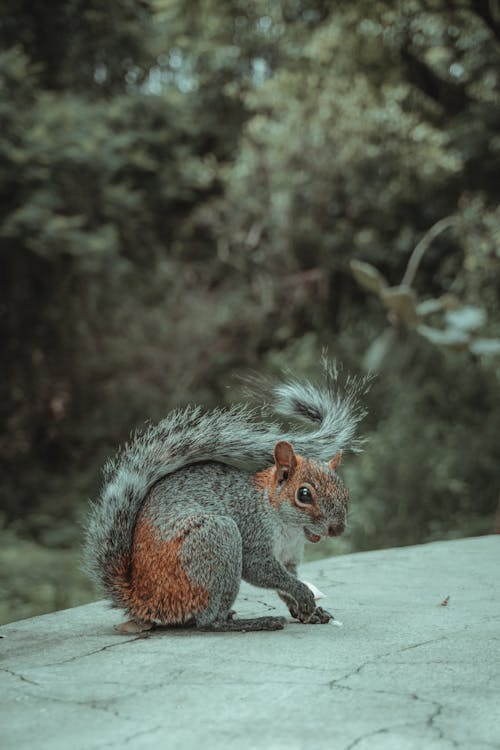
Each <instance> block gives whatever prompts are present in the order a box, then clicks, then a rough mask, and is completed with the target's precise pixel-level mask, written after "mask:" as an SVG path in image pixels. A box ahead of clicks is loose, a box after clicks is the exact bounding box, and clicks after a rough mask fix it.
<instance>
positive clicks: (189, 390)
mask: <svg viewBox="0 0 500 750" xmlns="http://www.w3.org/2000/svg"><path fill="white" fill-rule="evenodd" d="M0 46H1V50H0V122H1V127H0V207H1V211H2V220H1V224H0V254H1V264H2V274H1V280H0V287H1V289H0V340H1V342H2V349H3V357H2V361H3V366H2V378H1V383H0V409H1V411H2V421H1V425H2V433H1V436H0V453H1V469H2V474H1V484H0V491H1V504H0V508H1V516H0V527H1V531H0V587H1V589H2V591H1V594H2V596H1V603H0V622H1V621H6V620H9V619H16V618H20V617H23V616H28V615H30V614H34V613H38V612H42V611H47V610H51V609H54V608H57V607H63V606H68V605H72V604H76V603H78V602H83V601H86V600H88V599H89V598H91V597H92V596H93V594H92V592H91V589H90V587H89V586H88V584H87V583H86V582H85V581H84V579H83V577H82V576H81V574H80V573H79V572H78V560H79V545H80V528H81V521H82V519H83V517H84V514H85V509H86V503H87V498H88V497H91V496H94V495H95V493H96V491H97V489H98V485H99V469H100V466H101V464H102V462H103V460H104V459H105V457H106V456H107V455H109V454H110V453H111V452H112V451H113V450H114V449H115V447H116V445H117V444H118V443H119V442H120V441H122V440H123V439H124V438H125V437H126V436H127V434H128V431H129V429H130V428H131V427H132V426H134V425H138V424H141V423H142V422H144V420H145V419H146V418H150V419H153V420H154V419H157V418H159V417H160V416H162V415H164V414H165V413H166V412H167V410H168V409H169V408H171V407H173V406H175V405H179V404H182V403H185V402H188V401H193V400H194V401H198V402H202V403H204V404H206V405H207V406H213V405H215V404H217V403H223V402H226V401H227V400H228V399H231V398H238V397H239V395H240V394H239V388H238V385H237V384H236V383H234V382H233V379H232V375H233V374H234V373H239V372H246V371H248V369H253V370H257V371H260V372H266V373H276V372H278V371H279V370H280V369H281V368H283V367H287V368H290V369H293V370H294V372H296V373H297V374H299V375H301V374H304V375H308V376H312V377H314V374H315V372H316V371H317V369H318V358H319V354H320V352H321V349H322V347H323V346H325V345H326V346H328V349H329V351H330V353H332V354H334V355H335V356H336V357H337V358H338V359H339V360H341V361H342V362H343V363H344V365H345V367H346V369H349V370H352V371H355V372H356V371H358V372H361V371H365V370H367V369H372V370H374V371H376V372H377V373H378V374H377V377H376V379H375V382H374V385H373V388H372V390H371V393H370V394H369V396H368V397H367V407H368V409H369V412H370V414H369V417H368V418H367V420H366V423H365V430H366V432H367V434H368V437H369V442H368V445H367V449H366V451H365V452H364V454H363V455H362V456H360V457H357V458H350V459H348V460H347V461H346V462H345V467H344V475H345V477H346V479H347V481H348V483H349V485H350V488H351V495H352V509H353V510H352V520H351V528H350V533H349V534H348V535H347V536H346V537H345V539H343V540H341V541H340V543H337V546H336V547H334V548H333V549H328V550H327V551H329V552H331V551H335V550H337V551H346V550H351V549H352V550H358V549H366V548H374V547H382V546H390V545H401V544H411V543H416V542H422V541H426V540H434V539H442V538H449V537H452V536H460V535H466V534H475V533H487V532H491V531H493V529H494V514H495V509H496V506H497V502H498V491H499V486H498V485H499V483H498V478H499V472H498V415H499V407H500V395H499V394H500V391H499V362H500V359H499V356H500V341H499V339H500V312H499V306H498V300H499V292H500V208H499V193H500V180H499V174H500V6H499V4H498V2H497V1H496V0H489V1H488V0H475V1H474V0H453V1H452V2H450V1H449V0H447V1H446V2H445V1H444V0H400V2H382V1H380V2H373V1H372V0H356V1H355V2H350V3H332V2H326V0H256V1H255V2H253V3H248V2H243V0H226V1H225V2H217V1H216V0H184V2H182V3H180V2H175V1H174V0H120V2H118V1H117V0H109V2H107V3H102V2H99V1H98V0H86V1H85V2H83V1H82V0H53V2H51V3H49V4H48V3H38V4H37V3H29V2H27V0H15V2H14V1H13V0H5V2H4V8H3V12H2V15H1V18H0ZM228 384H233V387H232V388H231V389H230V390H228V389H227V387H226V386H227V385H228Z"/></svg>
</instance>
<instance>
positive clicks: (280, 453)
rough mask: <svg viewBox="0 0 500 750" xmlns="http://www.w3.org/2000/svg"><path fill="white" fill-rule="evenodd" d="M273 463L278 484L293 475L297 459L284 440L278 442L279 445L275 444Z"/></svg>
mask: <svg viewBox="0 0 500 750" xmlns="http://www.w3.org/2000/svg"><path fill="white" fill-rule="evenodd" d="M274 462H275V464H276V473H277V475H278V482H284V481H285V479H288V478H289V477H290V476H291V474H293V472H294V471H295V467H296V466H297V457H296V455H295V451H294V449H293V446H292V445H291V443H288V442H287V441H286V440H280V441H279V443H276V445H275V446H274Z"/></svg>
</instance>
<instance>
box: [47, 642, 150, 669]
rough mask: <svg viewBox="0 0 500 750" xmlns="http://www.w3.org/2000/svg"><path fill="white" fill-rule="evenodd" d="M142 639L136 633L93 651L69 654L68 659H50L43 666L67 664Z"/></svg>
mask: <svg viewBox="0 0 500 750" xmlns="http://www.w3.org/2000/svg"><path fill="white" fill-rule="evenodd" d="M140 640H144V637H143V636H142V635H136V636H135V637H134V638H127V639H126V640H123V641H122V640H120V641H119V642H117V643H108V645H107V646H101V648H96V649H95V650H94V651H87V652H86V653H84V654H77V655H76V656H70V657H69V658H68V659H61V661H52V662H49V663H48V664H44V665H43V666H44V667H56V666H59V665H61V664H69V663H70V662H72V661H78V659H86V658H87V657H88V656H93V655H94V654H100V653H101V652H102V651H108V650H109V649H110V648H117V647H118V646H124V645H125V644H126V643H132V642H133V641H140Z"/></svg>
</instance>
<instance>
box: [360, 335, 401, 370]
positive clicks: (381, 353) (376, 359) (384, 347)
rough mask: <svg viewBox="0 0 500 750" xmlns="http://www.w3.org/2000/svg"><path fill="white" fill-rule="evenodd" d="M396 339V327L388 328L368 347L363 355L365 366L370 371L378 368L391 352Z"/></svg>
mask: <svg viewBox="0 0 500 750" xmlns="http://www.w3.org/2000/svg"><path fill="white" fill-rule="evenodd" d="M394 341H395V331H394V328H392V327H390V328H386V330H385V331H384V332H383V333H381V334H380V336H377V338H376V339H375V340H374V341H372V343H371V344H370V346H369V347H368V349H367V351H366V352H365V355H364V357H363V368H364V369H365V370H367V371H368V372H372V371H375V370H378V369H379V368H380V365H381V364H382V362H383V360H384V359H385V357H386V356H387V354H388V353H389V351H390V349H391V347H392V346H393V344H394Z"/></svg>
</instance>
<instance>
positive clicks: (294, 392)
mask: <svg viewBox="0 0 500 750" xmlns="http://www.w3.org/2000/svg"><path fill="white" fill-rule="evenodd" d="M324 370H325V382H324V384H322V385H321V386H319V387H318V386H316V385H313V384H312V383H309V382H306V383H299V382H298V381H293V380H292V381H289V382H287V383H283V384H280V385H276V386H274V387H272V388H271V389H270V392H269V390H268V389H266V393H265V395H266V396H267V397H269V396H270V398H271V403H270V404H269V406H270V407H271V408H272V410H273V411H275V412H276V413H278V414H281V415H284V416H286V417H288V418H290V417H292V418H300V419H305V420H306V421H308V422H312V423H314V424H316V425H317V429H316V430H315V431H313V432H309V433H307V432H303V431H301V430H298V429H289V430H285V429H284V428H283V427H282V426H281V425H280V424H278V423H276V422H269V421H266V422H263V421H259V419H258V418H257V411H256V410H255V409H252V408H251V407H249V406H247V405H242V406H232V407H230V408H227V409H216V410H214V411H211V412H205V413H204V412H203V411H202V410H201V409H200V407H198V406H194V407H187V408H185V409H179V410H176V411H174V412H172V413H171V414H169V415H168V416H167V417H166V418H165V419H163V420H162V421H161V422H159V423H158V424H157V425H151V426H148V427H147V428H146V429H145V430H143V431H141V432H137V433H135V434H134V435H133V436H132V438H131V440H130V442H129V443H127V444H126V445H125V446H124V447H123V448H122V449H121V450H120V451H119V453H118V454H117V456H116V457H115V458H114V459H113V460H112V461H109V462H108V463H107V464H106V466H105V468H104V485H103V489H102V492H101V495H100V498H99V499H98V500H97V501H96V502H95V503H94V504H93V505H92V507H91V511H90V514H89V519H88V523H87V528H86V543H85V569H86V571H87V573H88V574H89V575H90V577H91V578H92V579H93V580H94V581H95V582H96V583H97V584H98V586H99V587H100V589H101V590H102V592H103V594H104V595H106V596H108V597H109V598H110V599H112V600H113V601H114V603H115V604H117V605H119V606H122V607H125V608H126V607H127V598H128V597H127V592H128V586H129V580H130V552H131V549H132V541H133V533H134V527H135V523H136V517H137V514H138V512H139V510H140V508H141V506H142V504H143V502H144V500H145V498H146V496H147V494H148V492H149V491H150V489H151V488H152V486H153V485H154V484H155V483H156V482H157V481H158V480H160V479H161V478H163V477H165V476H166V475H168V474H171V473H172V472H174V471H177V470H178V469H181V468H182V467H184V466H188V465H190V464H195V463H200V462H202V461H218V462H221V463H225V464H228V465H230V466H236V467H238V468H241V469H243V470H245V471H249V472H254V471H258V470H259V469H262V468H264V467H266V466H269V465H270V464H272V463H273V460H274V459H273V449H274V445H275V444H276V442H278V440H283V439H287V440H290V441H291V442H292V443H293V445H294V447H295V449H296V451H297V452H298V453H301V454H302V455H304V456H306V457H307V458H316V459H320V460H325V461H326V460H329V459H330V458H332V456H333V455H334V454H335V452H336V451H337V450H338V449H339V448H343V449H347V450H353V451H357V450H359V449H360V446H361V442H362V441H361V440H360V438H357V437H356V436H355V433H356V428H357V425H358V423H359V421H360V420H361V419H362V418H363V416H364V413H365V412H364V411H363V410H362V409H361V408H360V406H359V404H358V399H359V397H360V395H361V393H362V392H364V391H365V390H366V382H365V381H364V380H360V379H355V378H349V377H348V378H346V379H345V380H344V385H343V387H342V388H341V387H340V385H339V378H338V373H337V371H336V370H335V368H334V367H331V366H329V365H327V364H326V363H325V368H324Z"/></svg>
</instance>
